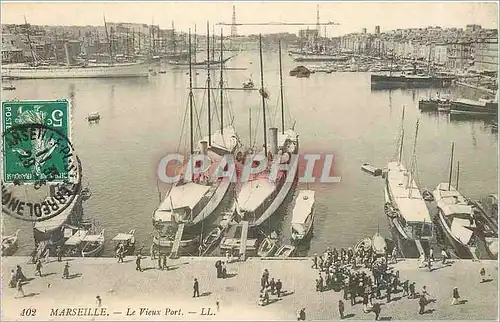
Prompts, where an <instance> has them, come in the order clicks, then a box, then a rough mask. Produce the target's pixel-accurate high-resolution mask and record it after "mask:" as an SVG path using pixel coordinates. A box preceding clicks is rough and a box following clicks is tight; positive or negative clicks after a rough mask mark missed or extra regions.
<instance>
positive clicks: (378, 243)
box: [372, 232, 387, 255]
mask: <svg viewBox="0 0 500 322" xmlns="http://www.w3.org/2000/svg"><path fill="white" fill-rule="evenodd" d="M372 249H373V252H374V253H375V254H377V255H385V253H386V251H387V243H386V242H385V238H384V237H382V236H380V234H379V233H378V232H377V233H376V234H375V235H373V237H372Z"/></svg>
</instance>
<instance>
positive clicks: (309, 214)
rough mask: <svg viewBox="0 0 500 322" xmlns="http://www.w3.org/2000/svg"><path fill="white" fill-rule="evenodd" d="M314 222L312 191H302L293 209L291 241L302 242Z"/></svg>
mask: <svg viewBox="0 0 500 322" xmlns="http://www.w3.org/2000/svg"><path fill="white" fill-rule="evenodd" d="M313 222H314V191H312V190H302V191H299V195H298V196H297V199H296V201H295V207H294V208H293V217H292V227H291V236H292V240H293V241H296V242H298V241H301V240H303V239H304V238H305V237H306V236H307V235H309V233H310V232H311V230H312V226H313Z"/></svg>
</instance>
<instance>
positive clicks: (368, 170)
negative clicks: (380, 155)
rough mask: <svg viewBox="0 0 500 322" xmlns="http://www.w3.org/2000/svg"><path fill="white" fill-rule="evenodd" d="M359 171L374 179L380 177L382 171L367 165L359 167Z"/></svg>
mask: <svg viewBox="0 0 500 322" xmlns="http://www.w3.org/2000/svg"><path fill="white" fill-rule="evenodd" d="M361 170H363V171H364V172H366V173H369V174H371V175H372V176H375V177H378V176H381V175H382V169H380V168H377V167H374V166H372V165H371V164H369V163H363V165H362V166H361Z"/></svg>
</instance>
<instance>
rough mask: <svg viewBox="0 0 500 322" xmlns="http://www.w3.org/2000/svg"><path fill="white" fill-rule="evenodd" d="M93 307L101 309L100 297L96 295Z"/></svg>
mask: <svg viewBox="0 0 500 322" xmlns="http://www.w3.org/2000/svg"><path fill="white" fill-rule="evenodd" d="M95 305H96V306H97V307H101V305H102V300H101V297H100V296H99V295H97V296H96V297H95Z"/></svg>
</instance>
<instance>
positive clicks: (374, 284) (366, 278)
mask: <svg viewBox="0 0 500 322" xmlns="http://www.w3.org/2000/svg"><path fill="white" fill-rule="evenodd" d="M395 254H396V252H394V251H393V253H392V255H388V253H387V250H386V251H385V252H384V254H376V253H375V252H374V251H373V250H372V248H369V247H367V248H363V247H360V248H359V249H356V251H354V250H353V249H352V248H349V249H347V250H346V249H343V248H342V249H340V251H338V250H337V249H335V248H334V249H330V248H328V249H327V251H326V252H325V253H324V254H323V255H322V256H318V255H317V254H315V256H314V258H313V265H312V268H314V269H317V270H318V278H317V279H316V291H318V292H323V291H327V290H333V291H335V292H340V291H342V292H343V300H339V303H338V311H339V316H340V317H341V318H343V317H344V316H345V315H344V312H345V304H344V301H349V300H350V303H351V306H355V305H357V304H359V303H361V304H362V305H363V312H364V313H369V312H373V313H374V314H375V319H376V320H378V318H379V315H380V312H381V305H380V303H376V302H375V301H374V300H379V301H380V300H383V299H386V302H387V303H389V302H391V301H393V300H394V297H393V294H395V293H400V292H403V294H402V296H401V298H403V297H407V298H408V299H416V298H418V299H419V301H418V304H419V314H424V313H425V307H426V305H427V304H428V303H429V302H431V301H432V300H431V299H430V298H429V293H428V292H427V289H426V286H423V287H422V291H421V292H420V293H418V294H417V293H416V291H415V287H416V286H415V282H410V281H409V280H407V279H402V278H401V277H400V275H399V271H397V270H394V269H393V268H392V267H390V265H389V264H391V263H395V262H396V261H397V258H396V257H395V256H393V255H395ZM358 299H360V301H359V302H358Z"/></svg>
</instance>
